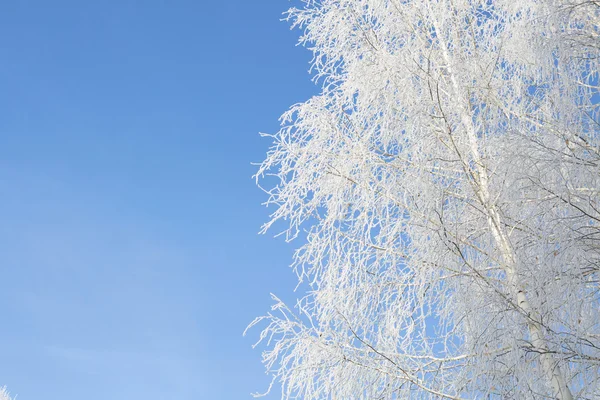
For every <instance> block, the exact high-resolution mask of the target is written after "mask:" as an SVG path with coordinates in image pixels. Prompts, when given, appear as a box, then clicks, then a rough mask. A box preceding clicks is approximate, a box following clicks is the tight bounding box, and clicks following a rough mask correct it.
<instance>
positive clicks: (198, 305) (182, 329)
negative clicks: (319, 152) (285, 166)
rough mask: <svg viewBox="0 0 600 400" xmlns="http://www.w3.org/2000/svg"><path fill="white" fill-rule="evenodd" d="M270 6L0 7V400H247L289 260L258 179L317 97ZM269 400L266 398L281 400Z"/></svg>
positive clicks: (153, 2)
mask: <svg viewBox="0 0 600 400" xmlns="http://www.w3.org/2000/svg"><path fill="white" fill-rule="evenodd" d="M290 4H291V3H290V2H288V1H286V0H260V1H248V0H229V1H221V0H217V1H197V0H188V1H185V0H170V1H166V0H163V1H161V0H145V1H133V0H104V1H79V0H54V1H45V0H19V1H3V2H2V4H1V5H0V54H1V58H0V199H1V200H0V204H1V205H2V206H1V207H0V220H1V223H0V284H1V289H0V386H1V385H4V384H5V385H7V386H8V388H9V389H10V391H11V393H12V394H18V399H19V400H42V399H43V400H59V399H60V400H100V399H102V400H107V399H110V400H132V399H144V400H152V399H161V400H162V399H178V400H187V399H227V400H229V399H231V400H238V399H245V398H248V399H250V398H251V397H250V395H249V393H250V392H254V391H261V390H263V389H265V388H266V387H267V386H268V381H269V380H268V377H267V376H266V375H265V374H264V369H263V366H262V364H261V363H260V351H258V350H252V349H251V344H252V343H253V342H254V340H255V339H256V338H257V337H258V333H259V331H258V330H254V331H251V332H250V335H249V337H246V338H243V337H242V332H243V330H244V328H245V327H246V325H247V324H248V323H249V322H250V321H251V320H252V319H253V318H254V317H255V316H258V315H261V314H263V313H265V312H266V311H268V309H269V306H270V304H271V301H270V298H269V292H275V293H277V294H280V295H282V296H283V297H284V298H285V295H286V294H287V295H288V297H289V294H290V293H291V291H292V289H293V287H294V285H295V278H294V275H293V273H292V271H291V270H289V269H288V268H287V265H288V264H289V263H290V261H291V254H292V250H293V248H294V247H295V246H294V245H289V244H286V243H285V242H284V241H283V240H279V239H273V235H272V234H271V235H266V236H259V235H257V232H258V230H259V228H260V225H261V223H263V222H265V221H266V220H267V215H268V210H267V209H265V208H263V207H262V206H261V205H260V203H261V202H262V201H264V200H265V199H266V196H265V195H264V194H263V193H262V192H261V191H260V190H259V189H257V188H256V186H255V184H254V182H253V180H252V179H251V176H252V174H253V173H254V171H255V170H256V167H254V166H252V165H251V162H257V161H261V160H262V159H263V158H264V154H265V152H266V150H267V148H268V146H269V144H270V141H269V140H268V139H265V138H260V137H259V135H258V132H259V131H263V132H270V133H273V132H275V131H276V130H277V128H278V117H279V115H280V114H281V113H282V112H284V111H285V110H286V109H287V108H288V106H290V105H291V104H293V103H295V102H299V101H303V100H305V99H307V98H308V97H309V96H310V95H311V94H314V93H316V91H317V88H316V87H315V86H314V85H313V84H312V83H311V82H310V78H309V76H308V74H307V70H308V66H309V65H308V62H309V60H310V53H309V52H308V51H307V50H305V49H303V48H301V47H295V43H296V39H297V37H298V35H299V32H298V31H290V30H289V26H288V24H287V23H285V22H281V21H280V18H281V13H282V12H283V11H285V10H286V9H287V8H288V7H290ZM268 398H270V399H272V398H279V393H278V392H277V391H276V393H275V395H273V396H269V397H268Z"/></svg>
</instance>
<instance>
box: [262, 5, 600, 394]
mask: <svg viewBox="0 0 600 400" xmlns="http://www.w3.org/2000/svg"><path fill="white" fill-rule="evenodd" d="M287 18H288V20H289V21H290V22H291V24H292V25H293V26H294V27H296V28H299V29H301V30H302V36H301V38H300V43H301V44H303V45H305V46H307V47H308V48H309V49H310V50H311V51H312V52H313V54H314V58H313V60H312V70H313V72H314V75H315V79H316V80H317V81H318V82H320V83H321V84H322V91H321V93H320V94H319V95H318V96H315V97H313V98H311V99H309V100H308V101H306V102H304V103H301V104H296V105H294V106H293V107H291V109H290V110H289V111H288V112H287V113H285V114H284V115H283V116H282V127H281V130H280V131H279V132H278V133H276V134H274V135H272V138H273V141H274V144H273V147H272V148H271V149H270V151H269V152H268V155H267V158H266V160H265V161H264V162H263V163H262V165H261V167H260V169H259V172H258V174H257V179H258V180H260V179H261V177H263V176H265V175H272V176H275V177H276V179H277V183H276V184H275V186H274V187H272V188H270V189H268V190H267V191H268V194H269V199H268V202H267V203H268V204H271V205H274V206H275V211H274V213H273V214H272V218H271V220H270V222H268V223H267V224H266V225H265V226H264V230H265V231H266V230H267V229H269V227H271V225H272V224H274V223H275V222H276V221H280V220H281V221H285V223H286V226H287V228H286V230H285V234H286V237H287V239H288V240H292V239H294V238H296V237H297V236H298V235H303V236H304V238H305V241H304V243H305V244H304V245H302V246H301V247H300V248H299V249H298V251H297V252H296V254H295V257H294V260H293V267H294V269H295V271H296V273H297V276H298V279H299V282H300V286H299V287H301V288H307V290H306V293H305V296H304V297H302V298H301V299H299V300H298V302H297V304H295V305H293V306H288V305H286V304H285V303H284V302H282V301H280V300H279V299H278V298H277V297H274V299H275V305H274V306H273V310H272V312H270V313H268V314H267V315H266V316H264V317H261V318H257V319H256V320H255V321H254V322H253V324H252V325H254V324H259V325H260V324H262V327H263V329H264V330H263V331H262V334H261V335H260V340H264V341H265V342H266V343H267V344H268V346H267V350H266V351H265V352H264V353H263V361H264V363H265V365H266V368H267V370H268V372H269V373H270V374H271V375H272V376H273V380H274V382H277V384H278V385H281V388H282V398H283V399H293V398H301V399H328V398H330V399H396V398H397V399H404V398H415V399H438V398H446V399H475V398H488V399H494V398H495V399H509V398H512V399H555V398H557V399H573V398H578V399H591V398H600V284H599V282H600V196H599V191H600V115H599V113H598V100H599V98H600V97H599V94H598V82H599V79H598V56H599V53H600V31H599V24H598V22H599V21H600V3H598V2H596V1H595V0H592V1H584V0H544V1H540V0H519V1H515V0H495V1H490V0H487V1H480V0H427V1H425V0H304V2H303V4H302V6H301V7H299V8H292V9H290V10H289V11H288V13H287ZM252 325H251V326H252Z"/></svg>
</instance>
